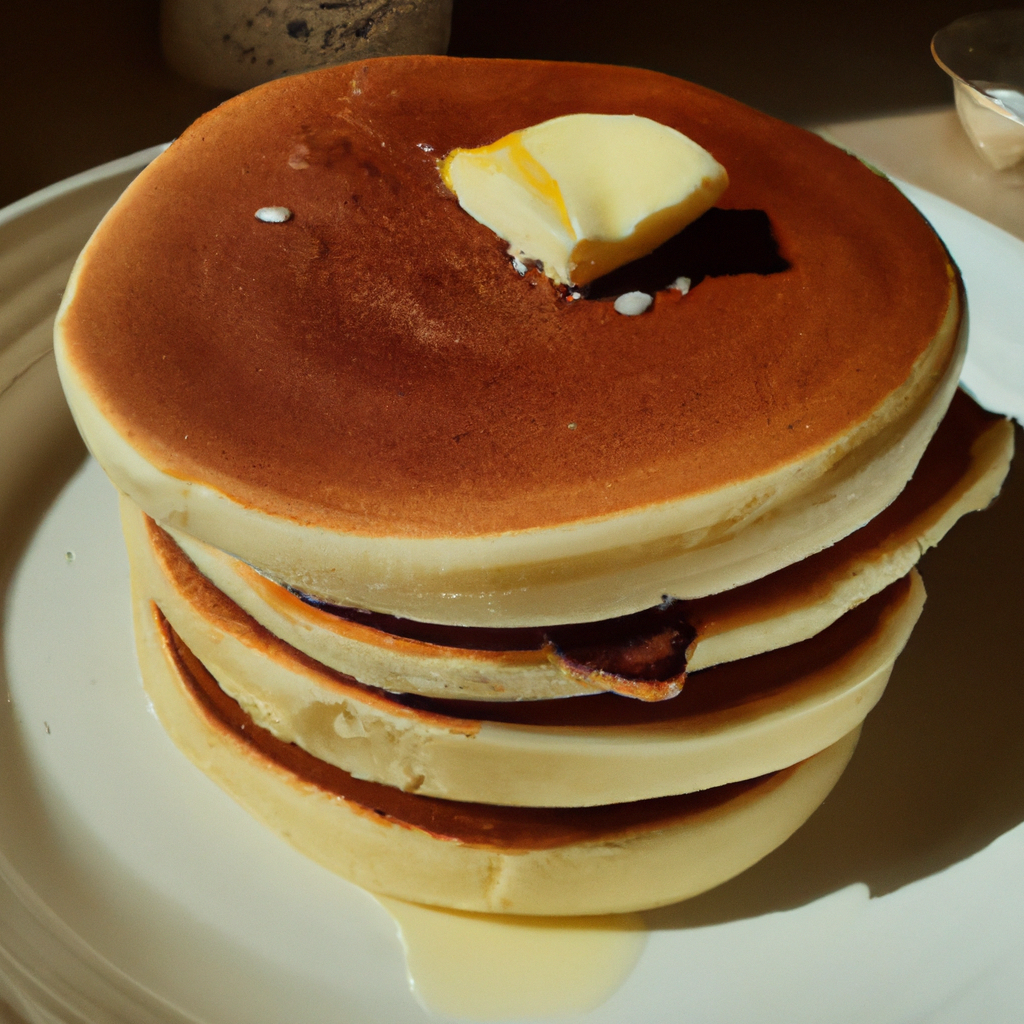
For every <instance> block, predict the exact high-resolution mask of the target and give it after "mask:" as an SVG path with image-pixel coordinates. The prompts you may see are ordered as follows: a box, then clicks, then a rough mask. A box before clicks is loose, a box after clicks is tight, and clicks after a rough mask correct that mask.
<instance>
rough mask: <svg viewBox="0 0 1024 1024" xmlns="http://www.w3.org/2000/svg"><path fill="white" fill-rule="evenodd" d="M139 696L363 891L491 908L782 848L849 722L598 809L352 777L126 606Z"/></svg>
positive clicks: (197, 758) (545, 900)
mask: <svg viewBox="0 0 1024 1024" xmlns="http://www.w3.org/2000/svg"><path fill="white" fill-rule="evenodd" d="M135 615H136V639H137V643H138V648H139V660H140V663H141V665H142V669H143V676H144V678H145V680H146V688H147V692H148V693H149V696H150V698H151V700H152V701H153V706H154V708H155V710H156V712H157V715H158V716H159V717H160V720H161V722H162V723H163V724H164V726H165V728H166V729H167V731H168V733H169V734H170V736H171V738H172V739H173V740H174V742H175V743H176V744H177V745H178V747H179V748H180V749H181V750H182V751H183V752H184V753H185V754H186V755H187V756H188V757H189V758H190V759H191V760H192V761H193V762H194V763H195V764H196V765H197V766H198V767H199V768H201V770H202V771H203V772H205V773H206V774H207V775H209V776H210V777H211V778H213V779H214V780H215V781H216V782H217V783H218V784H219V785H220V786H222V787H223V788H224V789H226V790H227V791H228V792H229V793H230V794H231V795H232V796H233V797H234V798H235V799H236V800H237V801H238V802H239V803H241V804H242V806H244V807H245V808H246V809H247V810H249V811H250V813H252V814H253V815H254V816H255V817H256V818H258V819H259V820H261V821H263V822H264V823H265V824H267V825H268V826H269V827H270V828H272V829H274V830H275V831H276V832H277V833H278V834H279V835H281V836H282V837H284V838H286V839H287V840H288V842H289V843H291V844H292V845H293V846H294V847H296V848H297V849H298V850H299V851H301V852H302V853H304V854H305V855H307V856H309V857H311V858H312V859H314V860H316V861H318V862H319V863H321V864H323V865H324V866H325V867H327V868H329V869H330V870H331V871H334V872H336V873H338V874H340V875H342V876H344V877H346V878H348V879H350V880H352V881H354V882H355V883H356V884H358V885H361V886H364V887H365V888H367V889H370V890H371V891H373V892H377V893H382V894H385V895H390V896H396V897H398V898H400V899H405V900H411V901H413V902H416V903H426V904H432V905H438V906H444V907H452V908H455V909H460V910H470V911H480V912H484V913H502V914H537V915H578V914H606V913H622V912H627V911H631V910H637V909H641V908H646V907H654V906H661V905H664V904H668V903H673V902H675V901H676V900H680V899H685V898H687V897H688V896H693V895H696V894H697V893H699V892H703V891H704V890H706V889H709V888H712V887H713V886H715V885H718V884H720V883H721V882H724V881H726V880H727V879H728V878H731V877H732V876H733V875H736V874H738V873H739V872H741V871H743V870H745V869H746V868H748V867H750V865H752V864H754V863H756V861H758V860H760V859H761V858H762V857H764V856H765V855H766V854H768V853H770V852H771V850H773V849H775V848H776V847H777V846H779V845H780V844H781V843H782V842H784V841H785V840H786V839H787V838H788V837H789V836H790V835H791V834H792V833H793V832H794V831H795V830H796V829H797V828H798V827H799V826H800V825H801V824H802V823H803V822H804V821H805V820H806V819H807V818H808V817H809V816H810V814H811V813H813V811H814V810H815V809H816V808H817V806H818V805H819V804H820V803H821V801H822V800H823V799H824V798H825V797H826V796H827V795H828V793H829V791H830V790H831V789H832V787H833V786H834V785H835V783H836V781H837V780H838V778H839V776H840V774H841V773H842V771H843V768H844V767H845V766H846V763H847V762H848V760H849V758H850V756H851V755H852V753H853V749H854V747H855V745H856V742H857V737H858V735H859V730H855V731H854V732H853V733H851V734H850V735H848V736H846V737H844V738H843V739H841V740H839V741H838V742H837V743H835V744H833V745H832V746H831V747H829V748H827V749H826V750H824V751H822V752H821V753H819V754H817V755H815V756H814V757H812V758H810V759H808V760H806V761H803V762H801V763H800V764H798V765H794V766H792V767H791V768H788V769H785V770H783V771H780V772H776V773H774V774H772V775H769V776H767V777H763V778H759V779H753V780H749V781H746V782H740V783H734V784H733V785H732V786H725V787H719V788H716V789H713V790H708V791H705V792H703V793H696V794H689V795H685V796H677V797H665V798H662V799H661V800H646V801H640V802H637V803H629V804H614V805H611V806H607V807H597V808H578V809H575V810H572V809H566V808H522V807H511V808H510V807H504V808H502V807H488V806H486V805H480V804H461V803H453V802H450V801H445V800H437V799H434V798H431V797H424V796H418V795H416V794H410V793H403V792H402V791H401V790H398V789H394V788H392V787H389V786H380V785H377V784H375V783H371V782H362V781H360V780H357V779H353V778H352V776H350V775H348V774H347V773H345V772H343V771H341V770H340V769H337V768H334V767H332V766H329V765H326V764H325V763H324V762H323V761H319V760H318V759H316V758H313V757H311V756H310V755H309V754H306V753H305V752H304V751H302V750H301V749H300V748H299V747H296V746H294V745H292V744H285V743H281V742H280V741H279V740H276V739H275V738H274V737H273V736H272V735H271V734H270V733H268V732H266V730H263V729H261V728H260V727H259V726H257V725H256V724H255V723H254V722H253V721H252V720H251V719H250V718H249V717H248V716H247V715H246V714H245V712H244V711H242V710H241V708H240V707H239V706H238V704H236V703H235V702H234V701H232V700H231V699H230V698H229V697H227V695H226V694H224V692H223V691H222V690H221V689H220V688H219V687H218V686H217V684H216V683H215V682H214V681H213V679H212V678H211V677H210V676H209V673H207V672H206V671H205V669H204V668H203V666H202V664H201V663H200V662H199V661H198V660H197V659H195V657H194V656H193V655H192V654H191V652H190V651H189V650H188V648H187V647H185V646H184V645H183V644H182V643H181V641H180V639H178V638H177V637H176V636H175V634H174V632H173V630H171V629H170V628H169V627H168V626H167V624H166V621H165V620H164V619H163V618H162V617H161V616H160V615H159V613H158V612H157V611H156V610H155V609H154V608H153V607H152V605H148V606H147V605H146V603H145V602H138V603H137V604H136V605H135Z"/></svg>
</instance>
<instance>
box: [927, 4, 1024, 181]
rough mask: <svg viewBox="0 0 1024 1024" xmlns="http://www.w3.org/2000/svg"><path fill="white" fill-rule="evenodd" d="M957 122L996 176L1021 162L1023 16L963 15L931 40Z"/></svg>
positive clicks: (1011, 12) (1008, 13) (1018, 13)
mask: <svg viewBox="0 0 1024 1024" xmlns="http://www.w3.org/2000/svg"><path fill="white" fill-rule="evenodd" d="M932 56H933V57H934V58H935V61H936V63H937V64H938V65H939V67H941V68H942V70H943V71H945V72H946V74H948V75H949V77H950V78H952V79H953V97H954V99H955V100H956V110H957V113H958V114H959V115H960V122H961V124H962V125H963V126H964V130H965V131H966V132H967V136H968V138H970V140H971V142H972V143H973V144H974V148H975V149H976V150H977V151H978V153H980V154H981V156H982V157H983V158H984V159H985V160H986V161H987V162H988V163H989V164H991V165H992V166H993V167H994V168H996V170H1004V169H1005V168H1007V167H1012V166H1013V165H1014V164H1016V163H1019V162H1020V161H1021V160H1022V159H1024V10H1007V11H988V12H986V13H984V14H969V15H967V17H965V18H958V19H957V20H956V21H954V22H953V23H952V24H950V25H947V26H946V27H945V28H944V29H940V30H939V31H938V32H936V33H935V35H934V37H933V38H932Z"/></svg>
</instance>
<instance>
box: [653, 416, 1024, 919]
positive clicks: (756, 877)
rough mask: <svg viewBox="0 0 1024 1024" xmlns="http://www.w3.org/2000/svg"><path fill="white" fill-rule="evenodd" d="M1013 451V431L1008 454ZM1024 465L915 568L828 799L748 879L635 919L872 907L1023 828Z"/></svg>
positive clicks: (734, 916) (747, 874) (727, 916)
mask: <svg viewBox="0 0 1024 1024" xmlns="http://www.w3.org/2000/svg"><path fill="white" fill-rule="evenodd" d="M1021 441H1022V436H1021V431H1020V429H1019V428H1018V431H1017V445H1018V451H1019V450H1020V445H1021ZM1021 523H1024V465H1021V463H1020V462H1019V461H1018V463H1017V464H1016V465H1014V466H1013V467H1011V470H1010V475H1009V478H1008V479H1007V482H1006V484H1005V486H1004V489H1003V493H1002V495H1001V496H1000V498H998V499H997V501H996V502H995V504H994V505H993V506H992V507H991V508H990V509H988V511H986V512H985V513H983V514H982V515H971V516H968V517H967V518H966V519H964V520H962V521H961V522H960V523H959V524H958V526H957V527H956V528H955V529H954V530H953V532H952V533H951V534H950V536H949V537H947V538H946V540H945V541H944V542H943V543H942V545H940V546H939V547H938V548H936V549H934V550H933V551H931V552H930V553H929V554H928V555H927V556H926V557H925V559H924V560H923V562H922V565H921V571H922V575H923V576H924V580H925V585H926V586H927V588H928V603H927V604H926V606H925V610H924V615H923V616H922V618H921V621H920V623H919V624H918V627H917V629H916V630H915V631H914V635H913V637H912V638H911V641H910V643H909V645H908V646H907V649H906V651H904V653H903V655H902V656H901V657H900V659H899V660H898V661H897V663H896V670H895V671H894V673H893V676H892V680H891V682H890V683H889V688H888V690H887V691H886V693H885V696H884V697H883V698H882V700H881V702H880V704H879V705H878V707H877V708H876V709H875V710H874V711H873V712H872V713H871V714H870V715H869V716H868V719H867V721H866V723H865V726H864V732H863V734H862V737H861V741H860V745H859V747H858V748H857V751H856V753H855V754H854V756H853V760H852V762H851V763H850V766H849V768H847V770H846V773H845V775H844V776H843V777H842V778H841V779H840V781H839V783H838V785H837V786H836V788H835V790H833V792H832V794H831V795H830V796H829V797H828V799H827V800H826V801H825V803H824V804H823V805H822V807H821V808H820V809H819V810H818V811H817V812H816V813H815V814H814V816H813V817H812V818H811V819H810V821H808V823H807V824H806V825H804V827H803V828H802V829H800V831H798V832H797V833H796V835H794V836H793V837H792V839H790V840H789V841H788V842H787V843H785V844H784V845H783V846H781V847H780V848H779V849H778V850H776V851H775V852H774V853H772V854H770V855H769V856H768V857H766V858H765V859H764V860H763V861H761V862H760V863H759V864H756V865H755V866H754V867H752V868H751V869H750V870H749V871H747V872H745V873H744V874H742V875H740V876H738V877H737V878H734V879H733V880H732V881H730V882H727V883H725V884H724V885H721V886H719V887H718V888H717V889H714V890H712V891H711V892H708V893H705V894H704V895H702V896H697V897H695V898H693V899H691V900H689V901H687V902H685V903H679V904H675V905H674V906H671V907H665V908H663V909H662V910H657V911H652V912H649V913H648V914H646V915H645V918H646V920H647V922H648V925H649V927H651V928H691V927H700V926H703V925H710V924H718V923H722V922H726V921H732V920H737V919H740V918H748V917H755V916H759V915H761V914H767V913H772V912H774V911H779V910H788V909H791V908H794V907H798V906H801V905H803V904H806V903H809V902H811V901H812V900H815V899H818V898H820V897H822V896H825V895H827V894H829V893H831V892H834V891H836V890H838V889H842V888H844V887H846V886H848V885H850V884H851V883H854V882H864V883H866V884H867V885H868V887H869V889H870V891H871V894H872V896H882V895H884V894H886V893H890V892H893V891H895V890H897V889H899V888H901V887H903V886H905V885H907V884H909V883H910V882H914V881H917V880H918V879H921V878H925V877H927V876H929V875H932V874H934V873H936V872H938V871H942V870H943V869H944V868H947V867H949V866H951V865H953V864H956V863H957V862H959V861H962V860H965V859H966V858H968V857H970V856H971V855H972V854H974V853H977V852H978V851H979V850H981V849H983V848H984V847H985V846H987V845H988V844H989V843H991V842H992V841H993V840H995V839H997V838H998V837H999V836H1001V835H1003V834H1004V833H1005V832H1008V831H1010V830H1011V829H1012V828H1014V827H1015V826H1017V825H1019V824H1021V822H1024V670H1022V668H1021V666H1022V665H1024V631H1022V630H1021V629H1020V623H1021V622H1022V621H1024V531H1022V529H1021V526H1020V524H1021Z"/></svg>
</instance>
